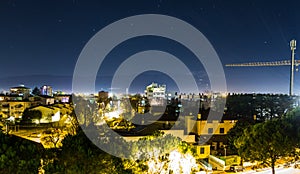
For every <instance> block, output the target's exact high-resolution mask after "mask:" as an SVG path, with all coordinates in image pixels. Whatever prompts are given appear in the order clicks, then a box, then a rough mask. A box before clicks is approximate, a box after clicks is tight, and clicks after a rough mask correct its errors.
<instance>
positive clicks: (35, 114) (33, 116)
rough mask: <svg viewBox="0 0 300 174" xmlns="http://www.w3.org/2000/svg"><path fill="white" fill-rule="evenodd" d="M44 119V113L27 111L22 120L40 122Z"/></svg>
mask: <svg viewBox="0 0 300 174" xmlns="http://www.w3.org/2000/svg"><path fill="white" fill-rule="evenodd" d="M41 118H42V112H41V111H40V110H34V109H32V110H31V109H28V108H27V109H25V110H24V112H23V116H22V120H23V121H31V120H32V119H38V120H40V119H41Z"/></svg>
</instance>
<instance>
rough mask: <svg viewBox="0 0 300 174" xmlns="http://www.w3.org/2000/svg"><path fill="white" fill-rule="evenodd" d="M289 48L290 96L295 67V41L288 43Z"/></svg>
mask: <svg viewBox="0 0 300 174" xmlns="http://www.w3.org/2000/svg"><path fill="white" fill-rule="evenodd" d="M290 47H291V51H292V56H291V74H290V96H292V95H293V86H294V66H295V50H296V40H295V39H293V40H291V41H290Z"/></svg>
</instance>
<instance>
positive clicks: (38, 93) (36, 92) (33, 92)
mask: <svg viewBox="0 0 300 174" xmlns="http://www.w3.org/2000/svg"><path fill="white" fill-rule="evenodd" d="M31 93H32V94H33V95H41V91H40V89H39V88H38V87H37V86H36V87H34V88H33V90H32V92H31Z"/></svg>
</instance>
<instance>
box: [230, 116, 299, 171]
mask: <svg viewBox="0 0 300 174" xmlns="http://www.w3.org/2000/svg"><path fill="white" fill-rule="evenodd" d="M290 129H291V125H290V124H289V123H288V122H286V121H285V120H284V119H273V120H270V121H266V122H263V123H258V124H255V125H253V126H250V127H248V128H247V129H245V130H244V131H243V134H242V136H240V137H239V138H237V139H236V140H235V142H234V144H235V146H236V148H237V149H238V153H239V155H240V156H241V157H242V158H243V159H246V160H250V161H262V162H263V163H265V164H267V165H269V166H271V167H272V173H273V174H275V163H276V161H277V160H278V159H279V158H281V157H285V156H288V155H289V154H291V153H292V152H293V151H294V146H293V140H292V137H290V136H289V135H287V133H286V130H290Z"/></svg>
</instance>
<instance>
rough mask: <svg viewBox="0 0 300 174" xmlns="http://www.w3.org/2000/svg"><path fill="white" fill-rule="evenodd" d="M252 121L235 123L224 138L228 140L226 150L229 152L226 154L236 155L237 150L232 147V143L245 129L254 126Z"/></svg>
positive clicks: (241, 120)
mask: <svg viewBox="0 0 300 174" xmlns="http://www.w3.org/2000/svg"><path fill="white" fill-rule="evenodd" d="M254 123H255V122H254V120H251V119H247V118H245V119H240V120H238V121H237V123H236V124H235V125H234V126H233V128H231V129H230V130H229V131H228V133H227V135H226V138H227V140H228V149H229V152H227V154H230V153H232V154H238V149H237V148H236V146H235V145H234V141H235V140H236V139H238V138H239V137H240V136H242V135H243V131H244V130H245V129H247V128H248V127H250V126H252V125H254Z"/></svg>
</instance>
